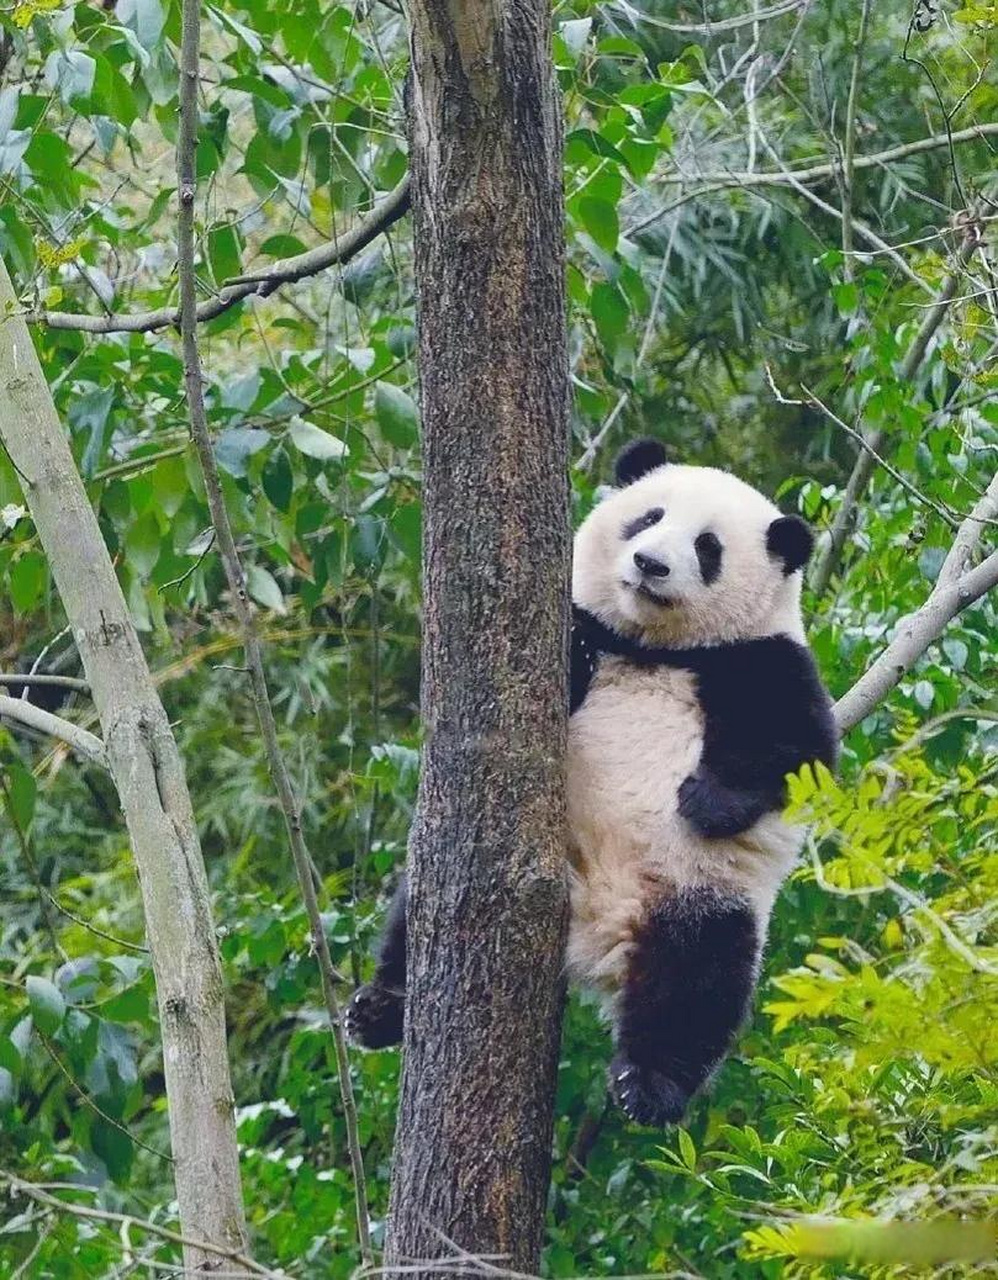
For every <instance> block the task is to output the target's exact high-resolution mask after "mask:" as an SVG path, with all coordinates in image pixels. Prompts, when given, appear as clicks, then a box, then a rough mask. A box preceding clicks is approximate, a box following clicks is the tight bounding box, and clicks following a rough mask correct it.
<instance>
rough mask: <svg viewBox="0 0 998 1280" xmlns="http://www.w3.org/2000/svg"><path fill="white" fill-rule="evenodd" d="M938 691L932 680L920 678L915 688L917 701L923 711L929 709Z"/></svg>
mask: <svg viewBox="0 0 998 1280" xmlns="http://www.w3.org/2000/svg"><path fill="white" fill-rule="evenodd" d="M935 696H936V691H935V689H934V688H933V685H932V682H931V681H930V680H919V681H918V683H917V684H916V685H915V688H914V697H915V701H916V702H917V703H918V705H919V706H920V707H921V708H922V710H923V711H928V709H929V707H931V706H932V703H933V700H934V699H935Z"/></svg>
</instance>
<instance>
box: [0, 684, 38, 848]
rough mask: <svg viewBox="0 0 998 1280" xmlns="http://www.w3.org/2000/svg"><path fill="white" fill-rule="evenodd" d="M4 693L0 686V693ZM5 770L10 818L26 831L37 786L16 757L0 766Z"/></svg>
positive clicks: (33, 805) (29, 771)
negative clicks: (7, 763) (10, 811)
mask: <svg viewBox="0 0 998 1280" xmlns="http://www.w3.org/2000/svg"><path fill="white" fill-rule="evenodd" d="M2 692H4V689H3V686H2V685H0V693H2ZM0 768H4V769H6V774H7V795H8V797H9V803H10V807H11V810H12V817H13V819H14V821H15V822H16V823H17V825H18V827H19V828H20V829H21V831H25V832H26V831H27V830H28V828H29V827H30V826H31V819H32V818H33V817H34V816H35V801H36V800H37V798H38V784H37V783H36V782H35V779H34V777H33V776H32V773H31V770H30V769H26V768H25V767H24V765H23V764H21V762H20V760H18V759H17V758H16V757H15V758H14V759H13V760H12V761H11V762H10V764H9V765H0Z"/></svg>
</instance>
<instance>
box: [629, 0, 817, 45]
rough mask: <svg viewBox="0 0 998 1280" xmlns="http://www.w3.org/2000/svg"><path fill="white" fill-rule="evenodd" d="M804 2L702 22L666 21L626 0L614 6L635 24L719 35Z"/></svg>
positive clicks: (779, 14) (793, 9)
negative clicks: (636, 7) (644, 23)
mask: <svg viewBox="0 0 998 1280" xmlns="http://www.w3.org/2000/svg"><path fill="white" fill-rule="evenodd" d="M803 4H804V0H783V3H782V4H774V5H773V6H772V7H771V8H769V9H759V10H758V12H756V13H747V14H741V15H739V16H738V17H734V18H719V19H718V20H717V21H716V22H711V21H710V20H709V19H707V20H705V21H704V22H666V20H665V19H664V18H658V17H655V16H654V15H653V14H650V13H644V12H642V10H640V9H635V8H634V6H633V5H631V4H628V3H627V0H616V4H615V7H616V8H618V9H622V10H623V11H624V13H626V14H627V16H628V18H630V20H631V21H632V22H633V23H634V25H635V26H637V25H638V23H639V22H646V23H648V24H649V26H652V27H658V28H659V30H661V31H674V32H676V33H677V34H678V35H700V36H712V35H719V34H721V33H722V32H726V31H737V30H739V28H741V27H750V26H752V25H753V24H755V23H757V22H763V21H765V20H766V19H767V18H782V17H784V16H785V15H786V14H788V13H796V12H797V10H798V9H800V8H801V6H802V5H803Z"/></svg>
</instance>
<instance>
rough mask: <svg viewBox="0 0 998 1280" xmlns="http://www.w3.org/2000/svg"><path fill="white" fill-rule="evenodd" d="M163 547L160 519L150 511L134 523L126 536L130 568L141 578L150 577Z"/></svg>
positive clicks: (126, 551) (126, 549) (126, 550)
mask: <svg viewBox="0 0 998 1280" xmlns="http://www.w3.org/2000/svg"><path fill="white" fill-rule="evenodd" d="M161 548H162V537H161V535H160V531H159V521H158V520H157V519H156V517H155V516H154V515H153V513H152V512H151V511H149V512H147V513H146V515H144V516H143V517H142V518H141V519H140V520H137V521H136V522H135V524H133V525H132V527H131V528H130V529H129V531H128V533H127V535H126V537H125V553H126V555H127V557H128V565H129V568H131V569H132V570H133V571H134V572H135V573H137V574H138V575H139V577H140V578H148V577H149V575H150V574H151V573H152V571H153V569H154V568H155V567H156V561H157V560H158V559H159V553H160V550H161Z"/></svg>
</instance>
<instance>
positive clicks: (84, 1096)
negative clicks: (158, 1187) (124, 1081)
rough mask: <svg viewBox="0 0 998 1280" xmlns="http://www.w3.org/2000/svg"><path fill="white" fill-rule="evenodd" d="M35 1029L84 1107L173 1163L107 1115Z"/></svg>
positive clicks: (44, 1036) (134, 1140)
mask: <svg viewBox="0 0 998 1280" xmlns="http://www.w3.org/2000/svg"><path fill="white" fill-rule="evenodd" d="M35 1030H36V1031H37V1032H38V1038H39V1040H41V1042H42V1047H43V1048H44V1049H45V1052H46V1053H47V1054H48V1056H49V1057H50V1058H51V1059H52V1061H53V1062H54V1063H55V1065H56V1066H57V1067H58V1068H59V1070H60V1072H61V1073H62V1074H63V1076H64V1077H65V1078H66V1080H67V1081H68V1082H69V1086H70V1088H71V1089H72V1090H73V1092H74V1093H75V1094H76V1096H77V1097H78V1098H79V1099H80V1101H81V1102H82V1103H83V1105H84V1106H85V1107H89V1109H90V1110H91V1111H93V1112H94V1114H95V1115H98V1116H100V1118H101V1119H102V1120H103V1121H104V1122H105V1123H106V1124H109V1125H110V1126H111V1128H112V1129H117V1130H118V1132H119V1133H123V1134H124V1135H125V1137H126V1138H127V1139H128V1140H129V1142H134V1143H135V1145H136V1146H137V1147H141V1148H142V1150H143V1151H148V1152H149V1153H150V1154H151V1155H154V1156H159V1158H160V1160H167V1161H169V1163H170V1164H173V1156H171V1155H169V1154H168V1153H167V1152H165V1151H160V1149H159V1148H158V1147H153V1146H150V1145H149V1143H148V1142H143V1141H142V1139H141V1138H137V1137H136V1136H135V1134H134V1133H132V1131H131V1130H130V1129H129V1128H128V1127H127V1126H126V1125H123V1124H122V1123H121V1121H120V1120H115V1118H114V1116H109V1115H108V1114H107V1112H106V1111H103V1110H102V1109H101V1108H100V1107H99V1106H98V1105H97V1103H96V1102H95V1101H94V1100H93V1098H91V1096H90V1094H89V1093H87V1091H86V1090H85V1089H84V1088H82V1087H81V1086H80V1085H79V1084H78V1083H77V1082H76V1080H75V1079H74V1078H73V1074H72V1072H71V1071H70V1070H69V1068H68V1067H67V1066H66V1064H65V1063H64V1062H63V1060H62V1059H61V1058H60V1057H59V1055H58V1054H57V1053H56V1051H55V1046H54V1045H53V1044H52V1041H51V1040H50V1039H49V1038H48V1036H47V1035H45V1033H44V1032H43V1031H40V1030H39V1029H38V1027H35Z"/></svg>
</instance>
